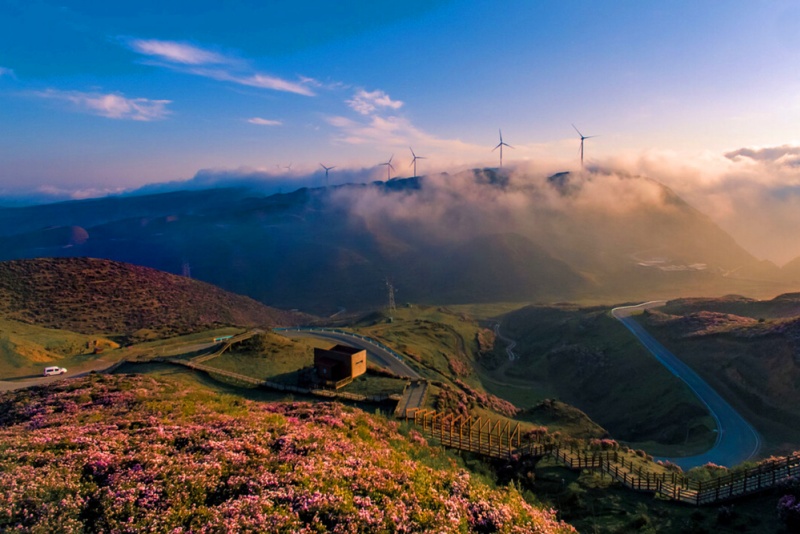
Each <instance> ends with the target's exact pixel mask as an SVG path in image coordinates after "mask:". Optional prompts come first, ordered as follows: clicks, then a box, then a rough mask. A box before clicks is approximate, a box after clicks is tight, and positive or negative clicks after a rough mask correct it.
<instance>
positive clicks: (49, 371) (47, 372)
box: [44, 367, 67, 376]
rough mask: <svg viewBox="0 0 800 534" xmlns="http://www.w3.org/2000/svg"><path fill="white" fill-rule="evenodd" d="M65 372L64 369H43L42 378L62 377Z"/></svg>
mask: <svg viewBox="0 0 800 534" xmlns="http://www.w3.org/2000/svg"><path fill="white" fill-rule="evenodd" d="M66 372H67V370H66V368H64V367H45V368H44V376H53V375H63V374H64V373H66Z"/></svg>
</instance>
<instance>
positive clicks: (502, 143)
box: [492, 130, 514, 169]
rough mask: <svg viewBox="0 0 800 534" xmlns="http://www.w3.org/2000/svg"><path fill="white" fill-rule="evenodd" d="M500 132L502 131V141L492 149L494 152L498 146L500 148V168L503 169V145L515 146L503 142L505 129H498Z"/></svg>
mask: <svg viewBox="0 0 800 534" xmlns="http://www.w3.org/2000/svg"><path fill="white" fill-rule="evenodd" d="M498 132H500V142H499V143H497V146H496V147H494V148H493V149H492V152H494V151H495V150H497V149H498V148H499V149H500V168H501V169H502V168H503V147H504V146H507V147H508V148H514V147H513V146H511V145H509V144H508V143H504V142H503V130H498Z"/></svg>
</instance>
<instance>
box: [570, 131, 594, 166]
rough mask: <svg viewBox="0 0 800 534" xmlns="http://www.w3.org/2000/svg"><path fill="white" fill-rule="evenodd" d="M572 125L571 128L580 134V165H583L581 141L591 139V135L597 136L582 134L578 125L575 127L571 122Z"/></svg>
mask: <svg viewBox="0 0 800 534" xmlns="http://www.w3.org/2000/svg"><path fill="white" fill-rule="evenodd" d="M572 127H573V128H575V131H576V132H578V135H580V136H581V167H583V142H584V141H585V140H586V139H591V138H592V137H597V136H596V135H583V134H582V133H581V131H580V130H579V129H578V127H577V126H575V125H574V124H573V125H572Z"/></svg>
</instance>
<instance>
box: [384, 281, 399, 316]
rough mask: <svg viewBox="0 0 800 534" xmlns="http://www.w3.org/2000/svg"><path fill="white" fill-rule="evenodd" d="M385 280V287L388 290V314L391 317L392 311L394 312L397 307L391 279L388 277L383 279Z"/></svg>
mask: <svg viewBox="0 0 800 534" xmlns="http://www.w3.org/2000/svg"><path fill="white" fill-rule="evenodd" d="M385 281H386V289H388V290H389V316H390V317H391V315H392V312H394V311H395V310H396V309H397V306H395V304H394V286H393V285H392V281H391V280H389V278H388V277H387V278H386V279H385Z"/></svg>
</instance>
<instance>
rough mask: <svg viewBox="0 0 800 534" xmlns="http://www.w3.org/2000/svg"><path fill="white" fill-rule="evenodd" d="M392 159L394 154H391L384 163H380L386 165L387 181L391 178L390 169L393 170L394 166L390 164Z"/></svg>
mask: <svg viewBox="0 0 800 534" xmlns="http://www.w3.org/2000/svg"><path fill="white" fill-rule="evenodd" d="M392 159H394V154H392V157H391V158H389V161H387V162H386V163H380V165H386V181H387V182H388V181H389V180H391V179H392V171H393V170H394V167H393V166H392Z"/></svg>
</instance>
